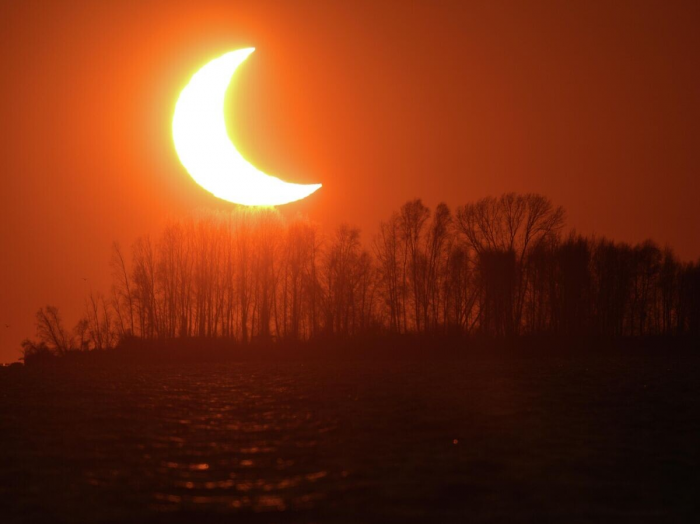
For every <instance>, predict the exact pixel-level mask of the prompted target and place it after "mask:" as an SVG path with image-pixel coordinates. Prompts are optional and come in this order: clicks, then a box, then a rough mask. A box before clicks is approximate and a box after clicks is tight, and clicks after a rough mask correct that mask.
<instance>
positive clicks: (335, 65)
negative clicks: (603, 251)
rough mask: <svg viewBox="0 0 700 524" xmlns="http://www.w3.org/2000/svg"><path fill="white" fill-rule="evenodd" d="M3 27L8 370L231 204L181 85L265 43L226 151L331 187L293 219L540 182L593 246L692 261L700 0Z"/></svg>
mask: <svg viewBox="0 0 700 524" xmlns="http://www.w3.org/2000/svg"><path fill="white" fill-rule="evenodd" d="M670 4H673V5H670ZM2 19H3V30H2V32H0V44H1V45H0V53H1V56H2V84H1V86H0V90H1V91H0V107H1V109H2V113H1V114H2V124H1V133H2V137H1V138H2V141H1V144H2V146H1V147H2V155H1V156H0V162H2V166H1V172H2V190H1V191H0V213H2V215H1V224H2V226H1V227H0V246H2V257H1V258H0V362H2V361H11V360H15V359H16V358H17V357H18V356H19V353H18V348H19V342H20V340H21V339H22V338H24V337H26V336H29V335H33V331H34V327H33V322H34V320H33V315H34V312H35V311H36V309H38V307H39V306H42V305H45V304H47V303H48V304H55V305H58V306H59V307H60V308H61V309H62V310H63V312H64V317H65V320H66V321H67V324H69V325H70V326H72V325H73V323H74V321H75V320H76V319H77V317H78V315H79V314H80V313H81V312H82V308H83V299H84V298H85V296H86V294H87V293H88V291H89V288H90V287H92V288H94V289H95V290H103V291H108V290H109V272H110V271H109V266H108V260H109V255H110V246H111V244H112V242H113V241H114V240H117V241H119V242H121V243H122V244H123V245H124V246H129V245H130V244H131V242H132V241H133V240H134V239H135V238H136V237H137V236H138V235H141V234H145V233H149V232H150V233H155V232H157V231H158V230H159V229H160V227H161V225H162V224H163V223H164V222H165V221H166V220H167V219H168V218H177V217H181V216H183V215H186V214H188V213H191V212H193V211H196V210H198V209H202V208H205V209H206V208H209V207H211V206H222V203H220V202H217V201H216V200H215V199H214V198H213V197H211V196H210V195H209V194H208V193H206V192H205V191H204V190H202V189H200V188H199V187H198V186H197V185H196V184H195V182H193V181H192V180H191V179H190V178H189V176H188V175H187V174H186V173H185V171H184V169H183V168H182V167H181V166H180V165H179V164H178V161H177V157H176V155H175V152H174V149H173V145H172V139H171V136H170V125H171V117H172V113H173V108H174V103H175V100H176V97H177V95H178V93H179V91H180V89H181V88H182V87H183V86H184V84H185V83H186V82H187V80H188V78H189V76H190V75H191V74H192V73H193V72H194V71H195V70H196V69H197V68H198V67H200V66H201V65H202V64H204V63H205V62H206V61H207V60H209V59H211V58H212V57H215V56H217V55H218V54H221V53H223V52H225V51H228V50H231V49H235V48H237V47H244V46H255V47H256V48H257V51H256V53H255V54H254V55H253V56H252V57H251V59H249V60H248V61H247V62H246V64H244V65H243V66H242V67H241V70H240V71H239V73H238V75H237V80H236V81H235V83H234V89H232V90H231V96H230V97H229V100H230V108H231V110H232V113H233V112H235V113H236V114H237V117H236V119H235V121H234V120H233V119H231V122H230V124H229V126H230V133H231V135H232V136H233V138H234V140H235V141H236V142H237V143H238V144H239V146H240V147H241V149H242V151H243V152H244V154H246V155H247V157H248V158H249V159H250V160H251V161H252V162H254V163H255V164H256V165H257V166H258V167H259V168H260V169H262V170H263V171H266V172H269V173H273V174H278V175H282V176H284V177H285V178H286V179H288V180H289V181H294V182H316V181H321V182H323V184H324V187H323V188H322V189H321V190H320V191H318V193H316V194H314V195H312V196H311V197H310V198H309V199H307V200H305V201H303V202H301V203H297V204H292V205H290V206H287V207H285V208H284V212H285V213H297V212H301V213H303V214H307V215H309V216H310V217H311V218H312V219H313V220H315V221H317V222H319V223H321V224H322V225H323V226H324V228H326V229H328V228H331V227H333V226H335V225H337V224H338V223H340V222H342V221H348V222H350V223H353V224H357V225H359V226H361V227H362V229H363V232H364V235H365V237H366V238H367V237H370V236H371V235H372V234H373V233H374V231H375V228H376V224H377V223H378V221H379V220H381V219H383V218H384V217H387V216H388V215H389V214H390V213H391V211H393V210H394V209H396V208H397V207H398V206H399V205H400V204H402V203H403V202H404V201H406V200H407V199H409V198H414V197H422V198H423V199H424V201H425V202H426V203H427V204H428V205H431V206H433V205H435V204H436V203H438V202H439V201H441V200H445V201H446V202H447V203H448V204H450V205H451V206H453V207H454V206H456V205H458V204H460V203H463V202H466V201H470V200H473V199H476V198H479V197H482V196H485V195H498V194H500V193H502V192H504V191H517V192H540V193H544V194H546V195H547V196H549V197H550V198H551V199H552V200H553V201H554V202H555V203H557V204H562V205H564V206H565V207H566V209H567V210H568V215H569V222H568V223H569V225H570V226H573V227H576V228H577V229H578V230H579V231H581V232H584V233H594V232H595V233H600V234H605V235H607V236H610V237H612V238H614V239H617V240H627V241H638V240H641V239H643V238H645V237H652V238H654V239H656V240H657V241H658V242H660V243H661V244H665V243H669V244H671V245H672V246H674V247H675V248H676V250H677V251H678V253H679V254H680V255H681V257H683V258H691V257H692V258H695V257H698V256H700V226H699V224H700V205H699V202H700V200H699V196H698V194H699V191H698V190H699V189H700V183H699V182H698V175H699V172H698V164H699V162H700V143H699V140H700V124H699V122H700V96H698V93H700V68H699V67H698V64H700V31H698V27H700V3H698V2H687V3H686V4H685V5H684V4H683V3H681V2H673V3H670V2H665V1H659V2H637V1H631V2H622V1H619V2H618V1H616V2H591V1H580V2H561V1H553V2H534V3H533V2H519V1H518V2H513V3H512V4H511V5H507V4H506V3H503V2H488V1H486V2H478V3H468V2H463V1H460V2H454V3H453V4H452V5H450V3H449V2H429V1H425V2H417V1H416V2H402V1H398V0H397V1H394V2H389V1H383V2H376V1H367V2H358V1H354V2H319V1H317V0H310V1H306V2H292V1H289V2H281V1H271V2H263V1H259V0H258V1H255V2H234V1H225V2H224V1H221V2H211V1H205V0H198V1H196V2H174V1H171V0H169V1H163V2H142V1H99V2H98V1H95V0H89V1H82V2H81V1H75V0H74V1H66V2H59V1H52V2H48V1H39V2H36V1H22V2H10V3H9V4H8V3H7V2H6V3H5V5H4V6H3V9H2ZM84 278H86V279H88V280H83V279H84ZM6 324H7V325H9V326H10V327H6V326H5V325H6Z"/></svg>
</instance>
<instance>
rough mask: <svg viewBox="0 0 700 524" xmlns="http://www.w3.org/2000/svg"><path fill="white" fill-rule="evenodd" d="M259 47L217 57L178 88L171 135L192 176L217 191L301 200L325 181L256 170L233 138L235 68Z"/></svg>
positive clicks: (248, 199)
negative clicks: (228, 114)
mask: <svg viewBox="0 0 700 524" xmlns="http://www.w3.org/2000/svg"><path fill="white" fill-rule="evenodd" d="M253 51H255V48H253V47H250V48H247V49H238V50H236V51H231V52H229V53H226V54H225V55H222V56H220V57H219V58H215V59H214V60H212V61H211V62H209V63H208V64H206V65H205V66H204V67H202V68H201V69H200V70H199V71H197V72H196V73H195V74H194V75H193V76H192V79H191V80H190V82H189V83H188V84H187V86H185V88H184V89H183V90H182V93H180V97H179V98H178V101H177V104H176V105H175V114H174V115H173V140H174V142H175V150H176V151H177V155H178V157H179V158H180V162H182V165H183V166H185V169H186V170H187V172H188V173H189V174H190V176H191V177H192V178H193V179H194V180H195V181H196V182H197V183H198V184H199V185H200V186H202V187H203V188H204V189H206V190H207V191H209V192H210V193H212V194H213V195H215V196H217V197H219V198H221V199H223V200H227V201H229V202H233V203H235V204H242V205H246V206H276V205H280V204H287V203H289V202H294V201H295V200H301V199H302V198H305V197H307V196H309V195H310V194H311V193H313V192H314V191H316V190H317V189H318V188H320V187H321V184H292V183H289V182H285V181H283V180H280V179H279V178H277V177H274V176H271V175H268V174H266V173H263V172H262V171H260V170H258V169H257V168H256V167H255V166H254V165H253V164H251V163H250V162H248V161H247V160H246V159H245V158H243V155H241V153H239V151H238V149H236V146H235V145H234V144H233V142H231V140H230V139H229V137H228V131H227V130H226V121H225V119H224V100H225V98H226V91H227V89H228V86H229V83H230V82H231V78H232V76H233V74H234V73H235V72H236V69H237V68H238V66H239V65H241V63H243V61H244V60H245V59H246V58H248V56H249V55H250V54H251V53H252V52H253Z"/></svg>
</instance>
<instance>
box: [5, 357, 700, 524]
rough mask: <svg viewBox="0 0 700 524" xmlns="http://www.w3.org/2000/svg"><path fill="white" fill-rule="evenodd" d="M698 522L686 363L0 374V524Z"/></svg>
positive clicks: (691, 375)
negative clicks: (53, 523) (68, 523)
mask: <svg viewBox="0 0 700 524" xmlns="http://www.w3.org/2000/svg"><path fill="white" fill-rule="evenodd" d="M232 515H235V517H232ZM698 519H700V358H698V357H696V356H693V355H691V354H690V353H687V352H686V353H682V354H676V355H666V356H654V355H650V354H633V353H631V352H612V353H611V354H609V355H601V354H598V355H568V356H561V357H555V356H551V355H550V356H538V357H535V356H530V357H522V356H521V357H516V356H513V355H500V356H484V355H482V356H473V357H470V358H467V359H463V360H459V361H448V360H443V361H432V362H426V361H416V360H414V361H405V362H372V361H354V362H350V361H349V362H322V361H307V362H282V363H264V362H246V363H240V364H235V363H228V364H201V365H191V364H186V365H185V364H181V365H166V366H161V367H158V366H155V365H148V366H145V365H144V366H137V365H135V364H134V365H126V364H125V365H121V366H118V367H113V368H109V369H107V368H106V367H105V366H102V367H97V366H93V367H90V366H79V367H74V368H68V367H66V368H64V369H60V368H59V369H43V370H42V369H29V368H27V369H0V521H1V522H5V523H8V522H129V523H132V522H153V521H155V522H170V521H177V522H211V521H214V522H260V521H265V522H267V521H273V522H283V521H292V522H347V523H356V522H428V521H430V522H569V523H574V522H601V521H606V522H698Z"/></svg>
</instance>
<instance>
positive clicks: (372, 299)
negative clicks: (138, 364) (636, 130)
mask: <svg viewBox="0 0 700 524" xmlns="http://www.w3.org/2000/svg"><path fill="white" fill-rule="evenodd" d="M564 228H565V212H564V210H563V209H562V208H561V207H556V206H554V205H553V204H552V202H551V201H550V200H549V199H547V198H546V197H544V196H541V195H537V194H525V195H520V194H515V193H507V194H504V195H502V196H500V197H498V198H496V197H487V198H483V199H481V200H478V201H476V202H473V203H469V204H466V205H463V206H460V207H458V208H457V209H456V210H455V211H454V212H453V211H452V210H450V208H449V207H448V206H447V205H445V204H444V203H441V204H438V205H437V206H436V207H435V209H434V210H431V209H429V208H428V207H426V206H425V205H424V204H423V202H422V201H421V200H413V201H409V202H407V203H405V204H404V205H403V206H401V208H400V209H399V210H398V211H396V212H394V213H393V214H392V215H391V216H390V217H388V219H387V220H385V221H383V222H382V223H381V224H380V226H379V229H378V233H377V234H376V236H375V237H374V238H373V239H371V241H370V242H368V243H365V244H363V243H362V242H361V239H360V230H359V229H357V228H355V227H351V226H348V225H341V226H340V227H338V228H337V229H336V230H335V231H333V232H332V233H331V234H328V235H324V234H322V232H321V231H320V230H319V228H318V227H317V226H316V225H315V224H313V223H311V222H309V221H308V220H305V219H295V220H284V219H283V218H282V216H281V215H280V214H279V213H278V212H277V211H276V210H274V209H269V208H252V209H251V208H237V209H235V210H233V211H231V212H230V213H227V214H224V215H217V216H211V217H208V218H204V219H199V220H195V219H188V220H185V221H182V222H175V223H171V224H170V225H168V226H167V227H166V228H165V229H164V230H163V232H162V233H161V234H160V236H158V238H156V239H152V238H151V237H149V236H146V237H143V238H140V239H138V240H137V241H136V242H135V243H134V244H133V247H132V249H131V251H130V253H125V252H124V251H123V250H122V249H121V248H120V247H119V246H118V245H116V244H115V245H114V247H113V252H112V259H111V268H112V274H113V285H112V288H111V290H110V292H109V293H107V294H93V293H91V294H90V296H89V297H88V299H87V300H86V307H85V314H84V317H83V318H82V319H81V320H80V321H79V322H78V324H77V326H76V327H75V328H74V329H73V330H72V331H69V330H67V329H65V328H64V326H63V323H62V321H61V317H60V314H59V311H58V309H57V308H55V307H51V306H48V307H46V308H42V309H40V310H39V312H38V313H37V340H35V341H30V340H27V341H25V342H24V343H23V348H24V352H25V356H27V355H29V356H31V355H34V354H38V353H42V352H45V353H47V352H50V353H54V354H64V353H66V352H69V351H71V350H75V349H81V350H85V349H106V348H110V347H113V346H115V345H116V344H118V342H119V341H120V340H123V339H126V338H129V337H138V338H142V339H175V338H187V337H208V338H215V337H223V338H227V339H232V340H235V341H237V342H241V343H247V342H250V341H273V340H282V341H285V340H289V341H298V340H309V339H317V338H322V337H349V336H355V335H361V334H372V333H376V334H381V333H396V334H408V333H435V334H455V335H466V336H475V335H479V336H486V337H516V336H520V335H530V334H552V335H558V336H570V337H576V336H582V335H585V336H600V337H644V336H651V335H678V334H691V335H700V261H698V262H695V263H693V262H682V261H680V260H679V259H678V257H677V256H676V255H675V254H674V253H673V251H672V250H671V249H670V248H668V247H666V248H660V247H659V246H658V245H657V244H656V243H654V242H653V241H651V240H647V241H645V242H642V243H640V244H636V245H630V244H627V243H624V242H613V241H611V240H608V239H605V238H595V237H585V236H581V235H578V234H576V233H575V232H572V231H569V232H565V231H564Z"/></svg>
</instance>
